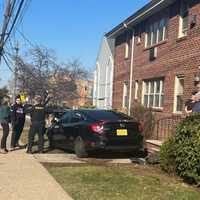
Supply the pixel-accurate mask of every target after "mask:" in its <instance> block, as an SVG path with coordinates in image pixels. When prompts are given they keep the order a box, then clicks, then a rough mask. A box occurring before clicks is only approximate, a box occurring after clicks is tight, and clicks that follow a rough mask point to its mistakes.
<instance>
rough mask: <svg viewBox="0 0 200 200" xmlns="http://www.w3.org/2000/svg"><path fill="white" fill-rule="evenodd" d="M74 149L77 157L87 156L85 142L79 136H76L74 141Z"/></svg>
mask: <svg viewBox="0 0 200 200" xmlns="http://www.w3.org/2000/svg"><path fill="white" fill-rule="evenodd" d="M74 151H75V154H76V156H77V157H78V158H87V157H88V153H87V151H86V148H85V142H84V141H83V139H82V138H81V137H77V138H76V140H75V142H74Z"/></svg>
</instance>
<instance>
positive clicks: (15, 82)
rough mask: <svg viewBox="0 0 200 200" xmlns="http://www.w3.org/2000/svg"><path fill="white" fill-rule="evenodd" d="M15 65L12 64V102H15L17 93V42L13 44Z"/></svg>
mask: <svg viewBox="0 0 200 200" xmlns="http://www.w3.org/2000/svg"><path fill="white" fill-rule="evenodd" d="M14 49H15V66H14V72H13V77H14V85H13V103H14V102H15V97H16V95H17V80H18V58H19V43H18V42H17V43H16V46H15V48H14Z"/></svg>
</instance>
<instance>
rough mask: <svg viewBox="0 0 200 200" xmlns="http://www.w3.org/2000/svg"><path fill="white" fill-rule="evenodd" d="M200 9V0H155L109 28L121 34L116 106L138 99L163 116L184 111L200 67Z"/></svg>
mask: <svg viewBox="0 0 200 200" xmlns="http://www.w3.org/2000/svg"><path fill="white" fill-rule="evenodd" d="M199 13H200V1H199V0H190V1H188V0H153V1H150V2H149V3H148V4H147V5H145V6H144V7H143V8H142V9H140V10H139V11H137V12H136V13H135V14H133V15H132V16H130V17H129V18H128V19H126V20H125V21H123V22H122V23H121V24H119V25H118V26H117V27H115V28H114V29H113V30H111V31H110V32H109V33H107V34H106V36H107V37H108V38H115V55H114V80H113V107H114V108H116V109H121V108H122V107H127V109H128V111H129V112H130V110H131V109H132V108H133V106H134V103H135V102H136V101H137V102H139V103H141V104H143V105H144V106H146V107H148V108H150V107H151V108H153V110H154V111H155V113H156V114H157V116H158V118H162V117H165V116H172V114H173V115H180V114H183V113H184V102H185V101H186V100H187V99H188V98H190V96H191V92H192V91H193V90H195V86H194V78H195V76H196V74H197V73H198V71H199V68H200V15H199ZM161 139H162V138H161Z"/></svg>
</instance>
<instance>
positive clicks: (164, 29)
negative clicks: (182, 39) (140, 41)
mask: <svg viewBox="0 0 200 200" xmlns="http://www.w3.org/2000/svg"><path fill="white" fill-rule="evenodd" d="M162 20H164V21H165V22H164V26H163V27H162V31H163V38H162V40H161V41H158V38H159V33H160V32H159V29H160V27H159V24H160V22H161V21H162ZM167 21H168V18H162V19H161V20H159V21H158V22H154V23H152V24H150V26H149V31H151V41H150V45H148V34H149V32H146V33H145V47H148V46H153V45H155V44H158V43H159V42H162V41H164V40H165V39H166V31H167V27H166V26H167ZM155 23H157V30H156V31H157V37H156V42H155V43H153V33H154V30H153V29H154V24H155Z"/></svg>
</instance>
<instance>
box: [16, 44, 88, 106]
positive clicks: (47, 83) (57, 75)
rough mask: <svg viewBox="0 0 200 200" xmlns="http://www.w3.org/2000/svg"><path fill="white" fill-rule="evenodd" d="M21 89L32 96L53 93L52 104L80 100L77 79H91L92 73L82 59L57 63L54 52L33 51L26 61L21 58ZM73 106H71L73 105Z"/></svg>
mask: <svg viewBox="0 0 200 200" xmlns="http://www.w3.org/2000/svg"><path fill="white" fill-rule="evenodd" d="M18 66H19V70H18V83H19V85H18V87H19V89H20V90H22V91H25V92H26V93H27V94H28V95H29V96H31V97H32V96H34V95H35V94H41V95H43V93H44V92H45V91H47V90H48V91H49V93H51V94H52V96H53V98H52V102H54V103H56V104H62V103H63V102H65V103H66V102H67V103H69V102H71V101H72V100H73V99H76V98H80V96H79V94H78V91H77V80H87V79H88V78H89V72H88V71H87V70H86V69H84V67H83V66H82V65H81V63H80V61H79V60H78V59H74V60H70V61H68V62H67V63H65V64H62V65H60V64H57V60H56V56H55V54H54V52H53V51H52V50H49V49H47V48H44V47H37V48H35V49H31V50H30V51H29V52H28V53H27V56H26V59H25V58H18ZM69 104H70V103H69Z"/></svg>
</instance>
